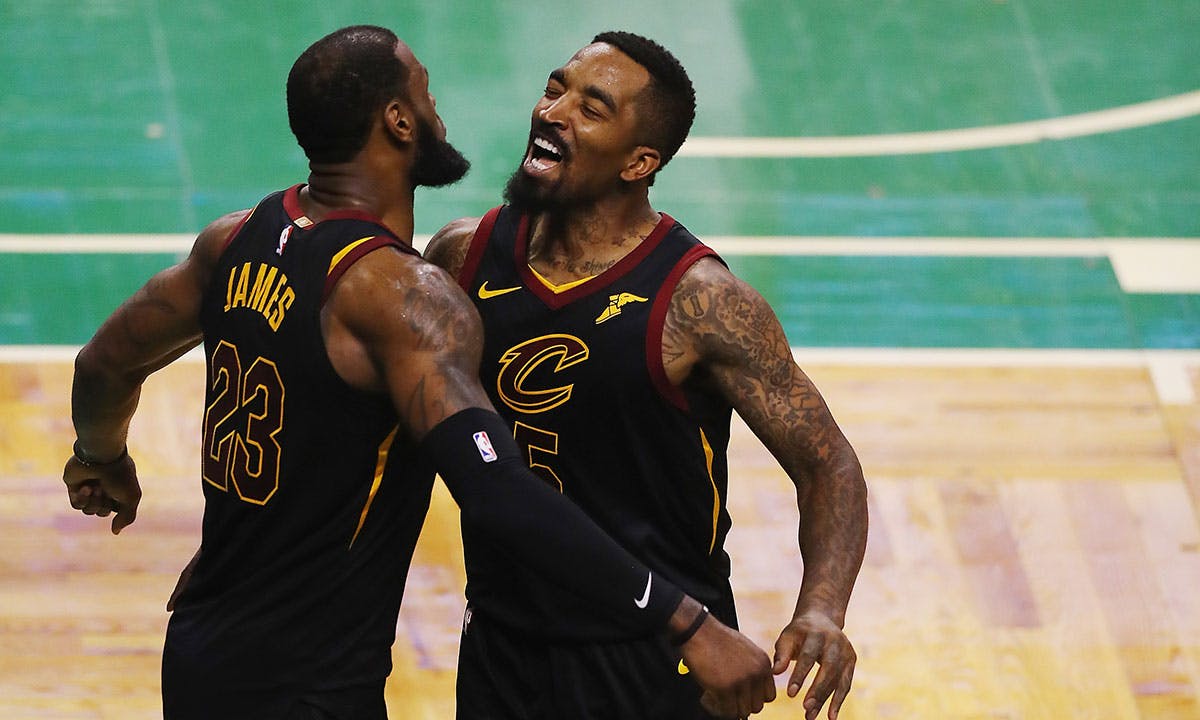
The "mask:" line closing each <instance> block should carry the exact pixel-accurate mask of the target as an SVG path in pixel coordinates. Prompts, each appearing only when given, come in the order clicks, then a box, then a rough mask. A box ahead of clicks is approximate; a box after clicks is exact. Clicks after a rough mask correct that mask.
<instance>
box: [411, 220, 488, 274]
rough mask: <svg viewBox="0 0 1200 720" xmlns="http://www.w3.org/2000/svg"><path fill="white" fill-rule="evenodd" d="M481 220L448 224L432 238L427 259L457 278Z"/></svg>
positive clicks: (426, 255) (427, 249) (426, 254)
mask: <svg viewBox="0 0 1200 720" xmlns="http://www.w3.org/2000/svg"><path fill="white" fill-rule="evenodd" d="M481 220H482V218H477V217H467V218H459V219H458V220H454V221H452V222H449V223H447V224H446V225H445V226H444V227H443V228H442V229H441V230H438V231H437V232H436V233H435V234H434V236H433V237H432V238H430V240H429V244H428V245H427V246H426V247H425V252H424V256H425V259H426V260H428V261H429V262H431V263H433V264H434V265H437V266H438V267H440V268H442V269H443V270H445V271H446V272H448V273H450V274H451V275H452V276H455V277H457V276H458V273H459V271H460V270H462V266H463V263H464V262H465V261H466V258H467V251H468V250H469V249H470V247H471V240H473V239H474V237H475V231H476V230H478V229H479V223H480V221H481Z"/></svg>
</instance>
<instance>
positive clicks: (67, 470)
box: [63, 455, 142, 535]
mask: <svg viewBox="0 0 1200 720" xmlns="http://www.w3.org/2000/svg"><path fill="white" fill-rule="evenodd" d="M63 482H64V483H66V485H67V497H68V498H69V499H70V501H71V507H73V508H75V509H76V510H79V511H81V512H83V514H84V515H98V516H99V517H108V514H109V513H111V512H116V517H114V518H113V521H112V532H113V535H117V534H119V533H120V532H121V530H123V529H124V528H126V527H127V526H129V525H130V524H131V523H133V521H134V520H135V519H137V508H138V503H140V502H141V501H142V488H141V486H140V485H138V480H137V467H136V466H135V465H134V463H133V458H131V457H129V456H128V455H125V456H124V457H122V458H121V459H120V460H117V461H115V462H111V463H107V464H104V465H84V464H83V463H82V462H80V461H79V458H77V457H75V456H74V455H72V456H71V458H70V459H69V460H67V466H66V467H64V468H63Z"/></svg>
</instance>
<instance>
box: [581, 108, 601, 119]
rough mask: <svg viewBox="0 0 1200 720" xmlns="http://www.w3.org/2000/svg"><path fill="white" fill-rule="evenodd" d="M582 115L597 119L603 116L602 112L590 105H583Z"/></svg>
mask: <svg viewBox="0 0 1200 720" xmlns="http://www.w3.org/2000/svg"><path fill="white" fill-rule="evenodd" d="M583 116H584V117H585V118H587V119H589V120H599V119H601V118H602V117H604V115H603V113H601V112H600V111H599V110H597V109H596V108H594V107H592V106H591V105H584V106H583Z"/></svg>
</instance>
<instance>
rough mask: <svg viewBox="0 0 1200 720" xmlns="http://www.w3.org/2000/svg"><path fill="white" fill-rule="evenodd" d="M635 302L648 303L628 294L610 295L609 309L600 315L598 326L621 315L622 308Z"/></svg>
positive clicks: (645, 299)
mask: <svg viewBox="0 0 1200 720" xmlns="http://www.w3.org/2000/svg"><path fill="white" fill-rule="evenodd" d="M633 302H647V298H644V297H640V296H638V295H634V294H633V293H627V292H623V293H617V294H616V295H609V296H608V307H606V308H604V312H602V313H600V317H598V318H596V324H597V325H599V324H600V323H602V322H608V321H609V320H612V319H613V318H615V317H616V316H618V315H620V314H621V308H623V307H625V306H626V305H628V304H629V303H633Z"/></svg>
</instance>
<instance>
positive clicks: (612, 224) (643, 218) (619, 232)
mask: <svg viewBox="0 0 1200 720" xmlns="http://www.w3.org/2000/svg"><path fill="white" fill-rule="evenodd" d="M659 219H660V216H659V214H658V213H657V212H656V211H655V210H654V208H653V207H651V206H650V200H649V198H647V197H645V196H641V197H639V198H636V199H628V198H618V199H614V200H608V201H604V200H602V201H599V202H595V203H592V204H589V205H586V206H581V207H576V208H568V209H556V210H547V211H544V212H541V213H538V214H537V215H534V216H533V217H531V218H530V233H529V262H530V264H531V265H533V266H534V267H537V268H538V269H539V270H542V269H545V270H548V271H550V272H551V273H552V274H555V275H558V276H559V277H560V278H561V276H562V273H561V272H558V273H556V272H555V269H556V268H557V269H559V270H562V269H563V268H572V267H583V266H585V265H586V266H588V267H591V268H596V267H606V266H611V265H612V264H614V263H616V262H617V261H618V260H620V259H621V258H622V257H624V256H625V255H627V254H628V253H629V252H630V251H631V250H633V249H634V248H635V247H637V246H638V245H639V244H641V242H642V241H643V240H645V239H646V236H647V235H649V234H650V232H651V231H652V230H653V229H654V226H655V225H657V224H658V221H659ZM566 274H568V275H569V274H571V273H570V272H567V273H566Z"/></svg>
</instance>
